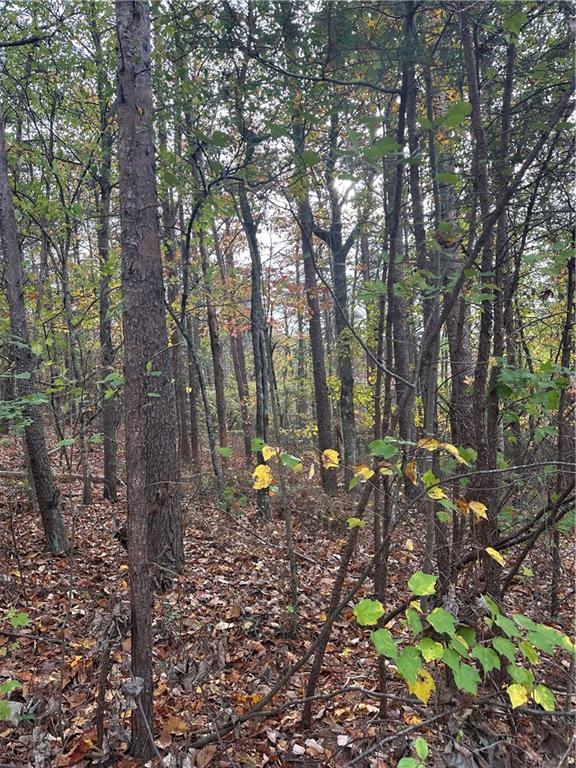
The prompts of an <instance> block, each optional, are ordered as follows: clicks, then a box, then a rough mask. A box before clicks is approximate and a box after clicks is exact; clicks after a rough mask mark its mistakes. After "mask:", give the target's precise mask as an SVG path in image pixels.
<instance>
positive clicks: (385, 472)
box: [380, 467, 394, 477]
mask: <svg viewBox="0 0 576 768" xmlns="http://www.w3.org/2000/svg"><path fill="white" fill-rule="evenodd" d="M380 474H381V475H382V477H392V475H393V474H394V472H392V470H391V469H390V467H380Z"/></svg>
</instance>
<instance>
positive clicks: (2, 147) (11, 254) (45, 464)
mask: <svg viewBox="0 0 576 768" xmlns="http://www.w3.org/2000/svg"><path fill="white" fill-rule="evenodd" d="M1 113H2V110H1V109H0V230H1V234H2V241H3V246H4V265H5V280H6V294H7V299H8V309H9V313H10V331H11V334H12V337H13V340H14V341H17V342H18V343H17V344H14V345H13V349H12V356H13V359H14V363H15V368H16V376H17V379H16V385H17V394H18V397H31V396H32V395H34V394H35V392H36V386H35V384H36V382H35V359H34V355H33V353H32V350H31V349H30V335H29V333H28V321H27V319H26V307H25V305H24V274H23V271H22V256H21V253H20V243H19V240H18V232H17V229H16V216H15V214H14V206H13V203H12V191H11V189H10V185H9V182H8V158H7V155H6V139H5V135H4V121H3V119H2V116H1ZM23 416H24V419H25V420H26V425H25V428H24V435H25V439H26V450H27V452H28V458H29V461H30V469H31V473H32V478H33V481H34V490H35V492H36V500H37V502H38V508H39V510H40V516H41V518H42V526H43V529H44V536H45V539H46V545H47V547H48V549H49V550H50V552H52V553H53V554H62V553H63V552H66V550H67V549H68V547H69V544H68V537H67V535H66V527H65V525H64V520H63V518H62V514H61V512H60V507H59V493H58V489H57V488H56V485H55V483H54V478H53V476H52V469H51V467H50V459H49V456H48V451H47V449H46V441H45V438H44V427H43V424H42V418H41V413H40V411H39V410H38V407H37V406H33V405H29V406H27V407H26V408H25V409H24V413H23Z"/></svg>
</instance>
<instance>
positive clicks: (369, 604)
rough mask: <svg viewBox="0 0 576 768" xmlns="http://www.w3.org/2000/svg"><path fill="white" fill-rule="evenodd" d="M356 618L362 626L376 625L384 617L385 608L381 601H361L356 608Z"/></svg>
mask: <svg viewBox="0 0 576 768" xmlns="http://www.w3.org/2000/svg"><path fill="white" fill-rule="evenodd" d="M353 613H354V616H356V621H357V622H358V624H360V626H362V627H367V626H370V625H373V624H376V622H377V621H378V619H379V618H380V617H381V616H384V606H383V605H382V603H381V602H380V600H369V599H368V598H366V599H364V600H360V602H359V603H358V605H356V606H355V607H354V611H353Z"/></svg>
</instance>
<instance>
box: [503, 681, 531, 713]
mask: <svg viewBox="0 0 576 768" xmlns="http://www.w3.org/2000/svg"><path fill="white" fill-rule="evenodd" d="M506 693H507V694H508V698H509V699H510V703H511V704H512V709H516V707H519V706H521V705H522V704H526V702H527V701H528V691H527V690H526V688H524V686H523V685H519V684H518V683H512V685H509V686H508V688H506Z"/></svg>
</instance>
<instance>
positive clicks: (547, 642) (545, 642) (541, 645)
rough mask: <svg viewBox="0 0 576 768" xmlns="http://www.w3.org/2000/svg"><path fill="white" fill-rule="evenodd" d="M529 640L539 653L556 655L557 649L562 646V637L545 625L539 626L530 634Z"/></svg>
mask: <svg viewBox="0 0 576 768" xmlns="http://www.w3.org/2000/svg"><path fill="white" fill-rule="evenodd" d="M527 637H528V640H529V641H530V642H531V643H532V645H533V646H535V647H536V648H538V650H539V651H544V653H554V651H555V650H556V648H558V647H560V646H561V645H562V635H561V634H560V632H558V631H557V630H556V629H554V627H546V626H545V625H544V624H537V625H536V629H535V630H534V631H529V632H528V636H527Z"/></svg>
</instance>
